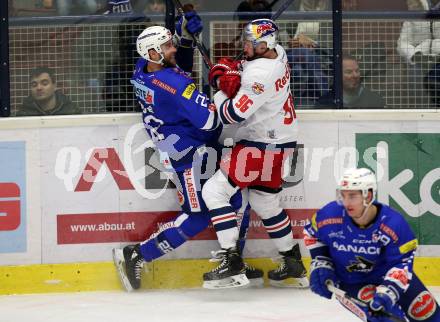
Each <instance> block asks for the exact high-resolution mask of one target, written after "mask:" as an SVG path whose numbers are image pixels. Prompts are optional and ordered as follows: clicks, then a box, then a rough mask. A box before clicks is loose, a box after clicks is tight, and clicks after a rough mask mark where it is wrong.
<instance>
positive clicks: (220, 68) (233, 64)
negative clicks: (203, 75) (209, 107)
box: [208, 57, 240, 89]
mask: <svg viewBox="0 0 440 322" xmlns="http://www.w3.org/2000/svg"><path fill="white" fill-rule="evenodd" d="M239 65H240V62H239V61H236V60H233V59H231V58H227V57H222V58H220V59H219V61H218V62H217V64H215V65H214V66H213V67H212V68H211V70H210V71H209V74H208V81H209V85H211V86H212V87H213V88H214V89H218V83H217V80H218V79H219V77H220V76H223V75H224V74H225V73H226V71H228V70H238V68H239Z"/></svg>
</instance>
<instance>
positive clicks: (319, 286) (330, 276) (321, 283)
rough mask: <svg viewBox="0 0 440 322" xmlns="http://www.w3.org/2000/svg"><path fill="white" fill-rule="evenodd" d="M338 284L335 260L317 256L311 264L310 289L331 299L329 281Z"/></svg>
mask: <svg viewBox="0 0 440 322" xmlns="http://www.w3.org/2000/svg"><path fill="white" fill-rule="evenodd" d="M329 282H331V283H333V284H334V285H337V278H336V274H335V270H334V268H333V262H332V260H331V259H330V258H328V257H325V256H316V257H315V258H314V259H313V260H312V263H311V264H310V289H311V290H312V292H313V293H316V294H318V295H320V296H323V297H325V298H328V299H331V298H332V293H331V292H330V291H329V290H328V288H327V283H329Z"/></svg>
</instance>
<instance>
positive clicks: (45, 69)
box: [29, 67, 57, 84]
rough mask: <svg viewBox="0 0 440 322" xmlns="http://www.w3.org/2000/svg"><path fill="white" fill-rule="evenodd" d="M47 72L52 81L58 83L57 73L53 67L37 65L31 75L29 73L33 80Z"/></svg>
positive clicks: (30, 78)
mask: <svg viewBox="0 0 440 322" xmlns="http://www.w3.org/2000/svg"><path fill="white" fill-rule="evenodd" d="M44 73H47V74H48V75H49V77H50V79H51V81H52V83H54V84H55V83H56V82H57V81H56V79H55V73H54V71H53V69H50V68H49V67H37V68H34V69H33V70H32V71H31V73H30V75H29V81H32V79H33V78H35V77H38V76H40V75H41V74H44Z"/></svg>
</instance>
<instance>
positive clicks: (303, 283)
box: [269, 277, 309, 288]
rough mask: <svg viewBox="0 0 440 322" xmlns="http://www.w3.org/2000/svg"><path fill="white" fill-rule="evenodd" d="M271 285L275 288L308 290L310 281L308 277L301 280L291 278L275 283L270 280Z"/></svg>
mask: <svg viewBox="0 0 440 322" xmlns="http://www.w3.org/2000/svg"><path fill="white" fill-rule="evenodd" d="M269 284H270V285H272V286H274V287H292V288H307V287H309V280H308V278H307V277H300V278H293V277H289V278H286V279H284V280H282V281H275V280H271V279H269Z"/></svg>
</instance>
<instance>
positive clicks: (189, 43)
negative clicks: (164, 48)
mask: <svg viewBox="0 0 440 322" xmlns="http://www.w3.org/2000/svg"><path fill="white" fill-rule="evenodd" d="M174 39H175V42H176V44H177V45H178V46H179V47H183V48H195V43H194V41H193V40H192V39H187V38H184V37H180V36H179V35H177V34H174Z"/></svg>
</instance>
